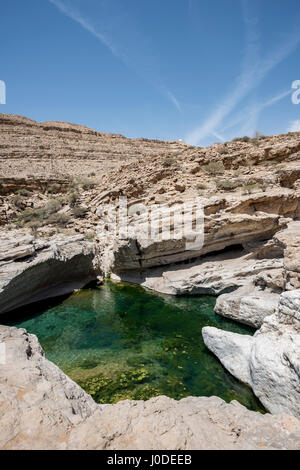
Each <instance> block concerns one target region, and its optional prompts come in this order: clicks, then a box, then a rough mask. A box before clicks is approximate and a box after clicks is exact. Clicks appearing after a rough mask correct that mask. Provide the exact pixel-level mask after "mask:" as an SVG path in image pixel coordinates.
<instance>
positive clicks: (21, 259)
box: [0, 232, 97, 314]
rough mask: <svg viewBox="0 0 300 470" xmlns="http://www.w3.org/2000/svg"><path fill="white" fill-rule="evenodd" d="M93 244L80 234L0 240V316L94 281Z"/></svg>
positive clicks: (7, 235)
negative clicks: (47, 238)
mask: <svg viewBox="0 0 300 470" xmlns="http://www.w3.org/2000/svg"><path fill="white" fill-rule="evenodd" d="M93 259H94V245H93V244H92V243H90V242H87V241H85V239H84V237H83V236H82V235H75V236H71V237H63V238H62V237H55V238H50V239H49V240H45V239H43V240H42V239H36V238H35V237H34V236H32V235H20V233H18V232H17V233H16V234H14V233H13V232H11V233H6V234H5V236H2V237H0V314H1V313H6V312H9V311H10V310H14V309H16V308H18V307H20V306H23V305H28V304H30V303H33V302H37V301H40V300H44V299H47V298H50V297H57V296H59V295H64V294H68V293H71V292H73V291H74V290H75V289H80V288H82V287H84V286H85V285H87V284H88V283H89V282H91V281H93V280H95V279H96V277H97V275H96V273H95V269H94V266H93Z"/></svg>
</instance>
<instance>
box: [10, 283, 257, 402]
mask: <svg viewBox="0 0 300 470" xmlns="http://www.w3.org/2000/svg"><path fill="white" fill-rule="evenodd" d="M215 302H216V299H215V298H213V297H208V296H201V297H172V296H165V295H160V294H156V293H153V292H151V291H148V290H145V289H143V288H141V287H137V286H134V285H131V284H125V283H120V284H116V283H112V282H107V283H105V284H104V286H102V287H99V288H97V289H90V290H82V291H80V292H77V293H75V294H73V295H72V296H70V297H68V298H67V299H66V300H64V301H62V302H61V303H60V304H59V305H56V306H54V307H53V306H52V307H51V306H49V307H48V308H45V307H44V310H43V311H42V312H39V313H37V314H36V315H35V316H34V317H31V318H29V315H30V313H31V308H30V307H28V308H27V311H26V309H25V310H24V309H23V310H22V311H23V313H24V317H26V318H27V319H25V320H18V322H16V321H15V322H14V323H10V325H14V326H17V327H20V328H25V329H26V330H27V331H28V332H30V333H33V334H36V335H37V336H38V338H39V340H40V343H41V345H42V347H43V348H44V351H45V353H46V356H47V358H48V359H50V360H51V361H53V362H54V363H55V364H57V365H58V366H59V367H60V368H61V369H62V370H63V371H64V372H65V373H66V374H68V375H69V376H70V377H71V378H72V379H73V380H74V381H76V382H77V383H78V384H79V385H81V386H82V387H83V388H84V389H85V390H86V391H87V392H88V393H90V394H91V395H92V396H93V397H94V399H95V400H96V401H97V402H98V403H116V402H118V401H120V400H123V399H127V398H128V399H134V400H147V399H149V398H151V397H154V396H157V395H167V396H169V397H172V398H175V399H180V398H183V397H187V396H211V395H216V396H219V397H221V398H223V399H224V400H225V401H227V402H230V401H231V400H238V401H239V402H240V403H242V404H243V405H245V406H247V407H248V408H249V409H252V410H256V411H264V410H263V407H262V405H261V404H260V403H259V401H258V400H257V399H256V397H255V396H254V395H253V393H252V391H251V390H250V389H249V388H248V387H246V386H245V385H243V384H241V383H239V382H238V381H237V380H235V379H234V378H233V377H232V376H231V375H230V374H229V373H228V372H226V371H225V369H224V368H223V367H222V365H221V364H220V362H219V361H218V360H217V359H216V358H215V357H214V356H213V355H212V354H211V353H210V352H209V351H208V350H207V348H206V347H205V345H204V343H203V340H202V334H201V330H202V328H203V327H204V326H207V325H209V326H215V327H219V328H222V329H224V330H228V331H233V332H237V333H241V334H250V335H252V334H253V330H252V329H250V328H247V327H246V326H241V325H239V324H236V323H233V322H231V321H227V320H226V319H224V318H222V317H220V316H218V315H216V314H215V313H214V306H215Z"/></svg>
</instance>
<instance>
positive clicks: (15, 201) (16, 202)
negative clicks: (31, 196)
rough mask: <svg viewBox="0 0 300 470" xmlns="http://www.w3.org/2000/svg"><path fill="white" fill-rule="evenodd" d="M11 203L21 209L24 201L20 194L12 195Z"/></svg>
mask: <svg viewBox="0 0 300 470" xmlns="http://www.w3.org/2000/svg"><path fill="white" fill-rule="evenodd" d="M13 204H14V206H15V207H17V208H18V209H23V207H24V202H23V199H22V198H21V196H14V197H13Z"/></svg>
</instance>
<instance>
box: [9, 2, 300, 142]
mask: <svg viewBox="0 0 300 470" xmlns="http://www.w3.org/2000/svg"><path fill="white" fill-rule="evenodd" d="M0 58H1V62H0V80H3V81H5V83H6V87H7V96H6V104H5V105H3V104H0V112H4V113H12V114H21V115H25V116H28V117H30V118H32V119H35V120H38V121H46V120H59V121H69V122H75V123H80V124H83V125H87V126H89V127H92V128H95V129H97V130H99V131H103V132H114V133H121V134H123V135H126V136H128V137H148V138H159V139H163V140H173V139H179V138H182V139H185V140H186V141H187V142H189V143H192V144H194V145H201V146H204V145H209V144H211V143H213V142H221V141H223V140H231V139H232V138H233V137H235V136H241V135H250V136H251V135H253V134H254V132H255V130H259V131H260V132H262V133H263V134H268V135H269V134H278V133H283V132H286V131H288V130H298V129H299V130H300V105H298V106H296V105H294V104H292V100H291V93H292V89H291V85H292V83H293V81H295V80H300V61H299V58H300V2H299V0H210V1H208V0H207V1H206V0H151V1H150V0H5V1H2V2H1V9H0Z"/></svg>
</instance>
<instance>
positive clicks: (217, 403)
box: [0, 326, 300, 450]
mask: <svg viewBox="0 0 300 470" xmlns="http://www.w3.org/2000/svg"><path fill="white" fill-rule="evenodd" d="M0 342H1V343H2V344H3V343H4V345H5V348H6V361H5V364H2V365H0V425H1V435H0V449H2V450H8V449H17V450H20V449H62V450H67V449H97V450H104V449H105V450H116V449H117V450H122V449H127V450H130V449H150V450H151V449H155V450H159V449H162V450H166V449H171V450H184V449H233V450H234V449H253V450H254V449H255V450H261V449H282V450H283V449H297V447H298V446H299V441H300V421H299V420H298V419H296V418H295V417H292V416H288V415H287V414H278V415H275V416H272V415H269V414H266V415H262V414H260V413H256V412H252V411H249V410H247V409H246V408H244V407H243V406H241V405H240V404H239V403H237V402H235V401H234V402H232V403H230V404H227V403H225V402H224V401H223V400H221V399H220V398H217V397H210V398H206V397H202V398H186V399H183V400H181V401H179V402H177V401H175V400H172V399H170V398H167V397H156V398H153V399H151V400H150V401H148V402H143V401H136V402H133V401H128V400H126V401H123V402H120V403H118V404H116V405H106V406H103V405H97V404H96V403H95V402H94V401H93V400H92V398H91V397H90V396H89V395H87V394H86V393H85V392H84V391H83V390H82V389H81V388H80V387H79V386H78V385H76V384H75V383H74V382H72V381H71V380H70V379H69V378H68V377H67V376H66V375H65V374H64V373H63V372H62V371H61V370H60V369H59V368H58V367H56V366H55V365H54V364H53V363H51V362H50V361H48V360H47V359H46V358H45V356H44V353H43V351H42V349H41V347H40V345H39V342H38V340H37V338H36V337H35V336H34V335H30V334H28V333H27V332H26V331H25V330H22V329H16V328H10V327H4V326H0ZM2 359H3V357H2ZM2 362H4V361H2Z"/></svg>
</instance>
